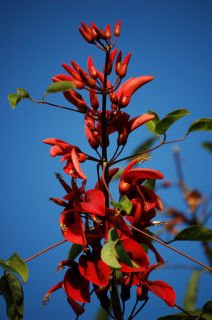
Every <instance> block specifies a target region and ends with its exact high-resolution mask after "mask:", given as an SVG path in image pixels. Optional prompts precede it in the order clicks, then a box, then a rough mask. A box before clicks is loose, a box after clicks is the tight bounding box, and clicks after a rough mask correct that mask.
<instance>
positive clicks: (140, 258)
mask: <svg viewBox="0 0 212 320" xmlns="http://www.w3.org/2000/svg"><path fill="white" fill-rule="evenodd" d="M121 243H122V245H123V247H124V249H125V250H126V252H127V253H128V255H129V257H130V258H131V259H132V260H133V262H135V263H136V264H137V265H138V266H139V268H134V267H129V266H127V265H125V264H124V263H122V262H119V263H120V264H121V266H122V269H120V271H123V272H140V271H144V270H146V268H147V267H148V265H149V258H148V256H147V254H146V252H145V251H144V249H143V248H142V246H141V245H140V244H139V243H138V242H137V241H135V240H133V239H126V240H122V241H121Z"/></svg>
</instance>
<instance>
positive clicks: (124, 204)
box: [119, 196, 132, 214]
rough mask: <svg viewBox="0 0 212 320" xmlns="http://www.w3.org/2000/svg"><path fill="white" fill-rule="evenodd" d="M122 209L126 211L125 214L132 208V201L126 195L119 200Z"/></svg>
mask: <svg viewBox="0 0 212 320" xmlns="http://www.w3.org/2000/svg"><path fill="white" fill-rule="evenodd" d="M119 203H120V205H121V207H122V210H123V211H125V212H126V214H130V212H131V210H132V203H131V201H130V200H129V199H128V198H127V196H123V197H122V198H121V200H120V201H119Z"/></svg>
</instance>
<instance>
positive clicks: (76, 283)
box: [42, 260, 90, 315]
mask: <svg viewBox="0 0 212 320" xmlns="http://www.w3.org/2000/svg"><path fill="white" fill-rule="evenodd" d="M65 265H68V266H70V268H69V269H68V270H67V271H66V273H65V277H64V280H63V281H61V282H59V283H57V284H56V285H54V286H53V287H52V288H51V289H50V290H49V291H48V292H47V293H46V295H45V297H44V299H43V301H42V304H43V305H44V304H46V302H47V301H48V299H49V297H50V295H51V294H52V293H53V292H54V291H56V290H58V289H60V288H63V289H64V291H65V293H66V295H67V300H68V302H69V304H70V306H71V307H72V309H73V311H74V312H75V313H76V315H80V314H82V313H83V312H84V307H83V306H81V305H80V304H79V303H77V302H76V301H78V302H83V303H88V302H90V293H89V281H88V280H87V279H85V278H84V277H83V276H82V275H81V273H80V272H79V268H78V264H77V263H76V262H74V261H71V260H64V261H62V262H60V264H59V268H63V267H64V266H65Z"/></svg>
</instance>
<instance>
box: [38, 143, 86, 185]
mask: <svg viewBox="0 0 212 320" xmlns="http://www.w3.org/2000/svg"><path fill="white" fill-rule="evenodd" d="M43 142H44V143H46V144H50V145H52V146H53V147H51V149H50V154H51V156H52V157H56V156H61V155H62V156H63V157H62V159H61V162H63V161H64V160H67V161H66V165H65V167H64V169H63V170H64V171H65V173H67V174H69V175H70V176H72V177H73V178H80V179H85V180H87V177H86V176H85V174H84V173H83V172H82V169H81V168H80V162H84V161H85V160H86V155H85V154H84V153H82V152H81V150H80V149H79V148H78V147H77V146H73V145H71V144H69V143H67V142H65V141H63V140H59V139H51V138H50V139H45V140H43Z"/></svg>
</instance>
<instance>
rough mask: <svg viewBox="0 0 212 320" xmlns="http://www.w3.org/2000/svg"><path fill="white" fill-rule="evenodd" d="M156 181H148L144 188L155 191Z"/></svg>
mask: <svg viewBox="0 0 212 320" xmlns="http://www.w3.org/2000/svg"><path fill="white" fill-rule="evenodd" d="M155 184H156V180H155V179H146V181H145V183H144V186H145V187H146V188H148V189H150V190H152V191H154V189H155Z"/></svg>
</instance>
